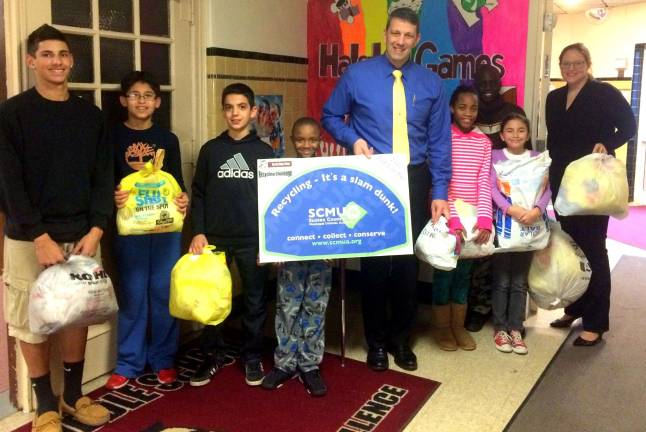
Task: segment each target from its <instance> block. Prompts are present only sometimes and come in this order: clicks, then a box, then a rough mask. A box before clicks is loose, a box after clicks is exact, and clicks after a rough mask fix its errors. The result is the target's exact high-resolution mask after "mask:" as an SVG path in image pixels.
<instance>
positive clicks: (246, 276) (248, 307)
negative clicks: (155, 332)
mask: <svg viewBox="0 0 646 432" xmlns="http://www.w3.org/2000/svg"><path fill="white" fill-rule="evenodd" d="M222 111H223V115H224V119H225V121H226V123H227V130H226V131H224V132H223V133H221V134H220V135H219V136H218V137H217V138H215V139H212V140H210V141H208V142H207V143H206V144H204V146H202V149H201V150H200V155H199V156H198V159H197V169H196V171H195V177H194V178H193V188H192V189H193V197H192V205H191V216H192V222H193V240H192V241H191V246H190V249H189V251H190V252H191V253H193V254H201V253H202V250H203V248H204V246H206V245H208V244H212V245H215V246H216V248H217V249H218V250H221V251H224V252H225V253H226V257H227V263H229V264H230V263H231V261H233V260H235V262H236V266H237V267H238V270H239V272H240V278H241V279H242V293H243V300H244V313H243V317H242V325H243V330H244V341H243V344H242V359H243V361H244V365H245V381H246V383H247V384H249V385H251V386H255V385H260V384H261V383H262V380H263V370H262V364H261V362H260V358H261V351H262V338H263V335H262V330H263V327H264V325H265V319H266V318H267V311H266V296H265V280H266V277H267V271H266V268H264V267H260V266H259V265H258V264H257V257H258V182H257V168H256V166H257V164H256V162H257V160H258V159H268V158H272V157H273V151H272V148H271V147H270V146H269V145H267V144H266V143H265V142H263V141H261V140H260V138H258V136H257V135H256V133H255V132H251V131H250V124H251V120H252V119H253V118H255V117H256V115H257V112H258V108H257V107H256V106H255V104H254V94H253V91H252V90H251V89H250V88H249V87H248V86H246V85H245V84H241V83H236V84H231V85H228V86H227V87H225V88H224V90H223V92H222ZM201 349H202V352H203V353H204V354H205V361H204V363H203V364H202V366H201V367H200V368H199V369H198V370H197V371H196V373H195V375H194V376H193V377H192V378H191V380H190V384H191V385H192V386H202V385H206V384H208V383H209V382H210V381H211V378H212V377H213V375H215V373H216V372H217V370H218V369H219V368H220V367H222V366H223V365H224V364H225V363H226V357H225V352H224V350H225V345H224V343H223V340H222V334H221V331H220V328H219V326H206V327H205V328H204V332H203V333H202V340H201Z"/></svg>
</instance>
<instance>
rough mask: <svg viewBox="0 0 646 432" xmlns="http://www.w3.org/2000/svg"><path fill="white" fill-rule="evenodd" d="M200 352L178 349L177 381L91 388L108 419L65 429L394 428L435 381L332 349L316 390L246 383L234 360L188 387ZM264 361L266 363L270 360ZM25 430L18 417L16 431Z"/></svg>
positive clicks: (68, 423)
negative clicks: (376, 368)
mask: <svg viewBox="0 0 646 432" xmlns="http://www.w3.org/2000/svg"><path fill="white" fill-rule="evenodd" d="M200 359H201V356H200V354H199V353H198V352H197V351H196V350H189V351H188V352H186V353H185V354H184V355H183V356H181V357H180V359H179V361H178V366H179V367H180V376H179V378H180V381H178V382H177V383H176V384H174V385H159V384H157V381H156V377H155V375H154V374H148V375H144V376H141V377H139V378H138V379H137V380H136V381H134V380H133V381H131V384H129V385H128V386H126V387H124V388H122V389H120V390H115V391H112V392H106V391H105V390H104V389H99V390H97V391H95V392H94V393H93V394H92V396H93V397H94V398H97V399H100V400H101V401H102V403H103V404H104V405H105V406H106V407H107V408H108V409H110V411H111V412H112V420H111V421H110V423H108V424H107V425H106V426H103V427H101V428H92V427H87V426H82V425H79V424H77V423H76V422H74V420H73V419H72V418H70V417H65V419H64V430H65V431H94V430H101V431H106V432H107V431H122V432H138V431H141V432H161V431H164V430H166V429H170V430H173V431H213V432H224V431H227V432H234V431H240V432H243V431H244V432H250V431H251V432H254V431H281V432H288V431H298V432H303V431H307V432H317V431H343V432H351V431H377V432H378V431H388V432H390V431H399V430H402V429H403V428H404V427H405V426H406V424H407V423H408V422H409V421H410V419H411V418H412V417H413V416H414V415H415V413H416V412H417V411H418V410H419V409H420V408H421V407H422V405H423V404H424V403H425V402H426V401H427V399H428V398H429V397H430V396H431V395H432V394H433V392H434V391H435V390H436V389H437V387H438V386H439V383H438V382H436V381H431V380H428V379H425V378H419V377H416V376H414V375H410V374H405V373H401V372H395V371H386V372H381V373H376V372H372V371H371V370H370V369H368V367H367V366H366V365H365V364H364V363H362V362H358V361H355V360H346V365H345V367H341V363H340V359H339V357H337V356H335V355H331V354H326V356H325V359H324V361H323V364H322V365H321V372H322V375H323V377H324V378H325V381H326V383H327V385H328V389H329V390H328V394H327V396H325V397H323V398H312V397H310V396H309V395H308V394H307V392H306V391H305V388H304V387H303V385H302V384H301V383H300V382H299V381H298V380H297V379H294V380H291V381H289V382H287V383H286V384H285V385H284V386H283V387H281V388H279V389H277V390H273V391H267V390H264V389H262V388H260V387H249V386H247V385H246V384H245V383H244V376H243V372H242V369H241V367H240V366H239V363H234V364H233V365H231V366H227V367H225V368H224V369H222V370H220V371H219V372H218V373H217V375H216V376H215V377H214V379H213V381H211V383H210V384H208V385H206V386H204V387H190V386H189V385H188V382H187V381H188V378H189V377H190V375H191V373H192V371H193V370H194V369H195V368H196V366H198V365H199V362H200ZM264 364H265V370H268V366H269V365H270V364H271V361H269V360H267V361H265V363H264ZM172 428H182V429H172ZM183 428H185V429H183ZM29 430H30V425H25V426H23V427H21V428H19V429H17V430H16V431H17V432H28V431H29Z"/></svg>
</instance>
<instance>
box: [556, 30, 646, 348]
mask: <svg viewBox="0 0 646 432" xmlns="http://www.w3.org/2000/svg"><path fill="white" fill-rule="evenodd" d="M559 65H560V67H561V74H562V75H563V79H564V80H565V83H566V85H565V86H564V87H562V88H559V89H556V90H553V91H552V92H550V93H549V94H548V95H547V102H546V105H545V122H546V124H547V133H548V135H547V149H548V150H549V151H550V156H551V157H552V166H551V167H550V187H551V188H552V196H553V197H556V196H557V195H558V190H559V187H560V185H561V180H562V178H563V173H564V172H565V168H566V167H567V166H568V164H569V163H570V162H572V161H574V160H576V159H579V158H581V157H583V156H585V155H587V154H589V153H607V154H610V155H613V156H614V152H615V149H617V148H618V147H620V146H622V145H623V144H624V143H625V142H626V141H628V139H630V138H631V137H632V136H633V135H634V134H635V131H636V124H635V117H634V115H633V113H632V110H631V109H630V106H629V105H628V103H627V102H626V100H625V99H624V97H623V95H622V94H621V93H620V92H619V90H617V89H616V88H614V87H613V86H611V85H609V84H606V83H602V82H600V81H597V80H595V79H593V78H592V75H591V74H590V67H591V65H592V62H591V59H590V52H589V51H588V49H587V48H586V47H585V46H584V45H583V44H582V43H575V44H572V45H568V46H566V47H565V48H563V51H561V55H560V56H559ZM556 216H557V219H558V220H559V222H560V223H561V227H562V228H563V230H564V231H565V232H567V233H568V234H569V235H570V236H572V238H573V239H574V241H575V242H576V243H577V244H578V245H579V246H580V247H581V249H582V250H583V252H584V253H585V256H586V257H587V258H588V261H589V263H590V268H591V269H592V277H591V279H590V284H589V286H588V290H587V291H586V293H585V294H584V295H583V296H582V297H581V298H580V299H579V300H578V301H576V302H575V303H573V304H571V305H570V306H568V307H566V308H565V314H564V315H563V316H562V317H561V318H559V319H557V320H556V321H553V322H552V323H551V324H550V325H551V326H552V327H557V328H568V327H569V326H570V324H572V322H573V321H574V320H576V319H577V318H582V320H583V332H581V334H580V335H579V337H577V338H576V339H575V341H574V345H575V346H585V347H587V346H593V345H596V344H597V343H599V342H600V341H601V337H602V335H603V333H604V332H606V331H608V329H609V326H608V314H609V310H610V265H609V264H608V251H607V250H606V235H607V231H608V216H561V215H558V214H557V215H556Z"/></svg>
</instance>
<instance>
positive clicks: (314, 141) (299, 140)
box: [294, 138, 321, 145]
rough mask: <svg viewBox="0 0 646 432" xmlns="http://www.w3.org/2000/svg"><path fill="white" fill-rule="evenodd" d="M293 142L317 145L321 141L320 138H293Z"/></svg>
mask: <svg viewBox="0 0 646 432" xmlns="http://www.w3.org/2000/svg"><path fill="white" fill-rule="evenodd" d="M294 142H295V143H296V144H298V145H303V144H311V145H318V144H319V143H320V142H321V138H294Z"/></svg>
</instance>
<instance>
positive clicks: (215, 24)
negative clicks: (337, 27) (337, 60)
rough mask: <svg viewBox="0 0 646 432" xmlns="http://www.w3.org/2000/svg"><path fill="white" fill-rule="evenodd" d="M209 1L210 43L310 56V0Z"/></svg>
mask: <svg viewBox="0 0 646 432" xmlns="http://www.w3.org/2000/svg"><path fill="white" fill-rule="evenodd" d="M326 1H327V0H326ZM208 2H209V4H208V19H207V20H206V23H207V29H206V34H207V36H206V41H207V45H208V46H210V47H219V48H229V49H237V50H243V51H256V52H261V53H271V54H282V55H290V56H295V57H307V0H272V1H267V0H236V1H235V2H232V1H229V0H208ZM330 3H332V2H330Z"/></svg>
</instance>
